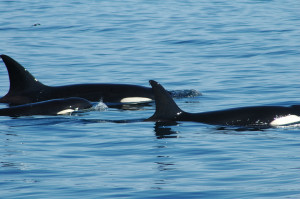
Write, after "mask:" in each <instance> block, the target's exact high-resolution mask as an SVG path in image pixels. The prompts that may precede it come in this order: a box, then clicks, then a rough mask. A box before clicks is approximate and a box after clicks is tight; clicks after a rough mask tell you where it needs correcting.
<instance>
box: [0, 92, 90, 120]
mask: <svg viewBox="0 0 300 199" xmlns="http://www.w3.org/2000/svg"><path fill="white" fill-rule="evenodd" d="M91 107H92V104H91V103H90V102H89V101H88V100H86V99H83V98H78V97H71V98H66V99H53V100H47V101H42V102H36V103H29V104H24V105H18V106H12V107H10V108H3V109H0V116H11V117H20V116H30V115H65V114H71V113H72V112H74V111H78V110H84V109H89V108H91Z"/></svg>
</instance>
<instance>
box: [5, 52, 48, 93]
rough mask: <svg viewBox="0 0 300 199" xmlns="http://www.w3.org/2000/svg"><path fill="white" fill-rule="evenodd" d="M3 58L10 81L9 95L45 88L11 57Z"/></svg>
mask: <svg viewBox="0 0 300 199" xmlns="http://www.w3.org/2000/svg"><path fill="white" fill-rule="evenodd" d="M1 58H2V60H3V62H4V63H5V65H6V68H7V71H8V76H9V81H10V88H9V92H8V94H9V93H15V92H18V91H24V90H28V89H34V88H37V87H43V86H45V85H44V84H42V83H41V82H39V81H38V80H37V79H36V78H35V77H34V76H33V75H32V74H30V72H28V71H27V70H26V69H25V68H24V67H23V66H22V65H21V64H19V63H18V62H17V61H15V60H14V59H12V58H11V57H9V56H7V55H1Z"/></svg>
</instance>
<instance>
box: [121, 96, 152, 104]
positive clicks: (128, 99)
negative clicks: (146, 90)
mask: <svg viewBox="0 0 300 199" xmlns="http://www.w3.org/2000/svg"><path fill="white" fill-rule="evenodd" d="M151 101H152V99H150V98H147V97H126V98H123V99H122V100H121V103H145V102H151Z"/></svg>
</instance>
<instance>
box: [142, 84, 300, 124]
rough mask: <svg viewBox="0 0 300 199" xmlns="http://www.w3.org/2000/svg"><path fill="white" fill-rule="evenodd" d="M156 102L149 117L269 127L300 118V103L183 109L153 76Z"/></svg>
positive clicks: (161, 119) (299, 119)
mask: <svg viewBox="0 0 300 199" xmlns="http://www.w3.org/2000/svg"><path fill="white" fill-rule="evenodd" d="M149 82H150V85H151V86H152V89H153V92H154V98H155V104H156V110H155V113H154V114H153V115H152V116H151V117H150V118H148V119H147V121H192V122H200V123H206V124H211V125H221V126H238V127H254V128H270V127H274V126H280V125H289V124H293V123H297V122H300V105H292V106H289V107H284V106H253V107H241V108H232V109H226V110H220V111H211V112H203V113H187V112H185V111H183V110H181V109H180V108H179V107H178V105H177V104H176V103H175V101H174V100H173V98H172V97H171V96H170V95H169V93H168V92H166V90H165V89H164V87H163V86H162V85H160V84H159V83H158V82H156V81H153V80H150V81H149Z"/></svg>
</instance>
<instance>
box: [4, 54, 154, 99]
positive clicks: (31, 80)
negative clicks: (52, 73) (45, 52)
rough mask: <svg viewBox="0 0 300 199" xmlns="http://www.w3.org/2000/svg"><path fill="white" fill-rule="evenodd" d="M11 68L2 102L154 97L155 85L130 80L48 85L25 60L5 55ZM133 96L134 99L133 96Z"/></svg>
mask: <svg viewBox="0 0 300 199" xmlns="http://www.w3.org/2000/svg"><path fill="white" fill-rule="evenodd" d="M1 58H2V60H3V62H4V63H5V65H6V68H7V70H8V75H9V80H10V88H9V91H8V93H7V94H6V95H5V96H4V97H2V98H0V103H8V104H11V105H20V104H26V103H34V102H39V101H45V100H49V99H58V98H67V97H81V98H84V99H87V100H89V101H99V100H103V102H112V103H120V102H128V101H126V99H127V100H129V102H134V100H136V101H137V102H140V101H139V100H141V101H142V102H143V100H145V102H147V101H148V102H149V101H151V100H153V99H154V96H153V92H152V89H151V88H148V87H143V86H138V85H129V84H74V85H67V86H57V87H52V86H47V85H44V84H42V83H41V82H39V81H38V80H37V79H36V78H35V77H34V76H33V75H32V74H30V72H28V71H27V70H26V69H25V68H24V67H23V66H22V65H21V64H19V63H18V62H17V61H15V60H14V59H12V58H11V57H9V56H7V55H1ZM130 99H131V100H130Z"/></svg>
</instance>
